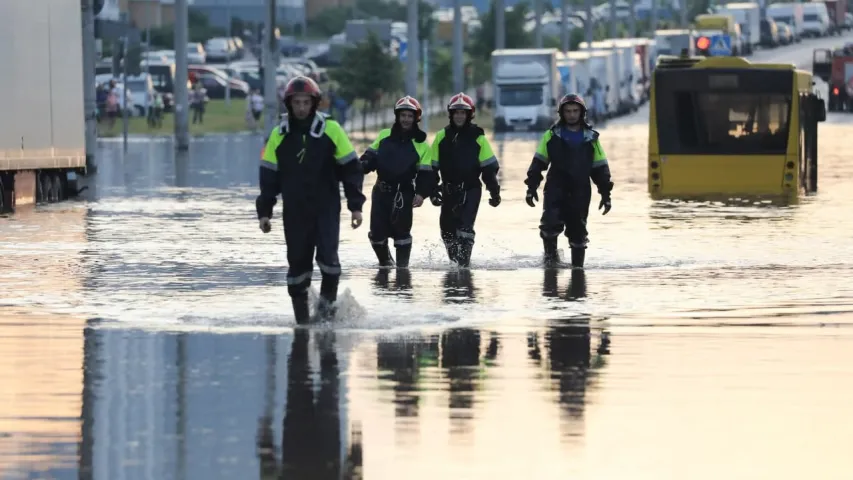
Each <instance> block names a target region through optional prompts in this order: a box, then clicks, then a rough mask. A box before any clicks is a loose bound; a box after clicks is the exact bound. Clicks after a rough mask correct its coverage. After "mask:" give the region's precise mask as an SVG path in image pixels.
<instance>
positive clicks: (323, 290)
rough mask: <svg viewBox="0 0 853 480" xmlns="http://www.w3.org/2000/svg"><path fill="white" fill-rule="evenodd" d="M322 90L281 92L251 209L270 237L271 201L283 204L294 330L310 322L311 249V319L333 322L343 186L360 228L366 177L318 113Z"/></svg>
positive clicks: (342, 138) (309, 85)
mask: <svg viewBox="0 0 853 480" xmlns="http://www.w3.org/2000/svg"><path fill="white" fill-rule="evenodd" d="M320 97H321V93H320V87H318V86H317V84H316V83H315V82H314V80H312V79H310V78H308V77H304V76H298V77H294V78H293V79H291V80H290V81H289V82H288V83H287V86H286V87H285V91H284V106H285V108H286V110H287V113H286V114H285V115H282V121H281V124H279V125H278V126H277V127H275V128H274V129H273V130H272V132H270V136H269V139H268V140H267V143H266V147H265V148H264V151H263V152H262V155H261V167H260V187H261V194H260V195H259V196H258V198H257V200H256V202H255V206H256V208H257V213H258V219H259V221H260V228H261V231H263V232H264V233H268V232H269V231H270V230H271V226H270V218H271V217H272V212H273V207H274V206H275V204H276V196H278V195H279V194H281V197H282V202H281V203H282V210H283V212H282V217H283V219H284V238H285V243H286V244H287V263H288V270H287V291H288V293H289V294H290V297H291V300H292V302H293V313H294V315H295V316H296V322H297V323H299V324H305V323H308V322H309V320H310V316H309V308H308V288H309V287H310V286H311V275H312V274H313V263H314V261H313V259H312V257H314V252H315V248H316V254H317V265H318V266H319V267H320V272H321V273H322V278H323V280H322V283H321V284H320V298H319V303H318V305H317V310H316V311H317V315H318V317H320V318H329V317H331V316H333V315H334V303H335V301H336V300H337V293H338V280H339V279H340V275H341V265H340V262H339V261H338V243H339V236H340V217H341V201H340V188H339V186H338V184H339V183H343V186H344V194H345V196H346V199H347V208H348V209H349V211H350V212H352V220H351V225H352V228H358V227H359V226H360V225H361V223H362V215H361V207H362V205H364V201H365V198H364V195H362V193H361V189H362V183H363V181H364V173H363V172H362V170H361V165H360V164H359V162H358V156H357V155H356V153H355V151H354V150H353V147H352V144H351V143H350V141H349V138H347V135H346V133H345V132H344V129H343V128H342V127H341V125H340V124H339V123H338V122H337V121H335V120H333V119H332V118H330V117H326V116H325V115H323V114H321V113H318V112H317V107H318V105H319V103H320Z"/></svg>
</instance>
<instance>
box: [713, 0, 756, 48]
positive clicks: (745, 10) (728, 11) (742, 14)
mask: <svg viewBox="0 0 853 480" xmlns="http://www.w3.org/2000/svg"><path fill="white" fill-rule="evenodd" d="M717 13H720V14H723V15H731V16H732V18H734V20H735V22H736V23H738V24H739V25H740V32H741V36H742V37H743V47H745V48H744V50H745V51H744V52H743V53H744V54H746V55H751V54H752V52H753V51H755V49H756V48H758V45H759V44H760V43H761V7H760V6H759V5H758V4H757V3H754V2H746V3H729V4H727V5H725V6H723V7H721V8H720V11H719V12H717Z"/></svg>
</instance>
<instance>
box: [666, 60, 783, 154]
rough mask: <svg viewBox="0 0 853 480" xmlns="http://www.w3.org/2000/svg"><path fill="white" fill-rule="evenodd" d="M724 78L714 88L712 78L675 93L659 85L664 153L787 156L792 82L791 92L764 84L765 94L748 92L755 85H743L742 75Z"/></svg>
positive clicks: (684, 85) (680, 87)
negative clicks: (710, 80) (785, 154)
mask: <svg viewBox="0 0 853 480" xmlns="http://www.w3.org/2000/svg"><path fill="white" fill-rule="evenodd" d="M672 73H677V72H672ZM788 75H789V76H790V72H789V73H788ZM705 76H706V77H709V76H710V75H705ZM719 77H720V78H719V79H718V80H717V83H716V84H715V83H713V82H711V83H710V84H709V82H708V79H707V78H706V81H705V82H700V81H687V82H684V83H681V82H679V84H678V86H677V87H676V88H675V89H673V90H669V89H661V88H660V87H661V85H660V84H658V85H657V88H656V107H657V112H656V113H657V126H658V142H659V149H660V154H661V155H665V154H670V155H675V154H683V155H690V154H700V155H714V154H716V155H773V154H783V153H785V152H786V151H787V147H788V129H789V124H790V115H791V93H790V91H791V90H790V88H791V86H792V81H791V80H789V81H788V82H787V84H788V85H787V87H788V88H787V89H785V88H784V85H783V86H782V87H783V88H779V89H777V88H773V87H767V86H768V85H774V83H773V82H772V80H771V81H768V82H767V83H766V84H765V88H764V90H765V91H760V90H757V89H752V88H749V86H750V85H749V83H750V82H738V80H743V78H738V75H720V76H719ZM663 83H664V84H666V83H668V82H663ZM776 85H778V84H776ZM776 85H774V86H776ZM752 86H754V87H758V86H759V85H752ZM745 87H746V88H745ZM780 90H787V91H780Z"/></svg>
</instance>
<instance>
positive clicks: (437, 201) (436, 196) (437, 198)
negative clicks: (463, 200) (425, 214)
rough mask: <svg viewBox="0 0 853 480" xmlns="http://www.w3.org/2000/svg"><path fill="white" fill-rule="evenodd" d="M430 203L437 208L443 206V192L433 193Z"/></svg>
mask: <svg viewBox="0 0 853 480" xmlns="http://www.w3.org/2000/svg"><path fill="white" fill-rule="evenodd" d="M429 201H430V203H432V204H433V205H434V206H436V207H440V206H441V190H438V189H436V191H434V192H432V196H430V197H429Z"/></svg>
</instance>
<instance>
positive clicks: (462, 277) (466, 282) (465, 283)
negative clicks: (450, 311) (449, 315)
mask: <svg viewBox="0 0 853 480" xmlns="http://www.w3.org/2000/svg"><path fill="white" fill-rule="evenodd" d="M474 300H476V290H475V289H474V278H473V273H472V272H471V271H470V270H448V271H447V273H445V274H444V302H445V303H471V302H473V301H474Z"/></svg>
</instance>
